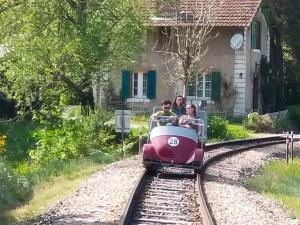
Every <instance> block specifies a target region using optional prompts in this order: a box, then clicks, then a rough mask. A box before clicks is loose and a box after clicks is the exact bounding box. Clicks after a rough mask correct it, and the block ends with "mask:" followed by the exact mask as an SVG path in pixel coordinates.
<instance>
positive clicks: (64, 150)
mask: <svg viewBox="0 0 300 225" xmlns="http://www.w3.org/2000/svg"><path fill="white" fill-rule="evenodd" d="M110 118H111V117H110V115H108V114H107V113H106V112H97V113H94V114H91V115H90V116H87V117H84V116H81V117H80V118H78V119H76V120H63V121H62V123H61V124H60V125H58V126H55V127H48V128H46V129H44V130H39V131H37V132H36V134H35V136H36V138H37V139H38V144H37V147H36V149H33V150H31V151H30V153H29V154H30V156H31V159H32V161H33V164H34V165H35V166H38V167H39V166H41V165H45V164H48V163H50V162H51V161H55V160H63V161H69V160H71V159H77V158H81V157H90V156H92V155H96V154H97V153H100V154H103V153H112V152H113V151H115V150H116V149H115V147H114V144H116V143H117V141H118V140H117V138H116V135H115V133H114V128H113V126H112V124H108V123H107V121H109V120H110Z"/></svg>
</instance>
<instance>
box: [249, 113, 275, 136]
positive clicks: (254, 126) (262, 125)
mask: <svg viewBox="0 0 300 225" xmlns="http://www.w3.org/2000/svg"><path fill="white" fill-rule="evenodd" d="M244 125H245V127H246V128H247V129H250V130H253V131H255V132H273V131H274V130H275V123H274V121H273V119H272V118H271V116H269V115H268V114H265V115H259V114H258V113H257V112H253V113H250V114H249V115H248V118H247V120H245V122H244Z"/></svg>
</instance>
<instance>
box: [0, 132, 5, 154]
mask: <svg viewBox="0 0 300 225" xmlns="http://www.w3.org/2000/svg"><path fill="white" fill-rule="evenodd" d="M5 139H6V136H2V135H0V156H1V155H4V153H5Z"/></svg>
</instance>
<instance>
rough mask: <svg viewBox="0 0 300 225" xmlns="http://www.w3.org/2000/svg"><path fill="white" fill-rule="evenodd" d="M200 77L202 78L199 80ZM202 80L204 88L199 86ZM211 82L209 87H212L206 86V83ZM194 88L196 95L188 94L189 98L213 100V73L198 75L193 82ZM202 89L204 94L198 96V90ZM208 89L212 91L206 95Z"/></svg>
mask: <svg viewBox="0 0 300 225" xmlns="http://www.w3.org/2000/svg"><path fill="white" fill-rule="evenodd" d="M207 76H209V77H210V80H209V81H207ZM199 78H201V81H199ZM200 82H201V83H202V89H200V88H199V86H200V85H199V84H200ZM207 82H209V83H210V84H209V87H210V88H206V83H207ZM191 85H192V87H193V89H195V90H193V92H194V93H195V94H194V95H188V96H187V98H188V99H201V100H208V101H210V100H211V94H212V73H207V74H205V75H200V74H199V75H198V76H197V77H196V80H194V82H193V83H192V84H191ZM199 90H201V91H202V95H201V96H198V91H199ZM206 91H210V94H209V96H206Z"/></svg>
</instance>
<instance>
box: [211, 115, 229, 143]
mask: <svg viewBox="0 0 300 225" xmlns="http://www.w3.org/2000/svg"><path fill="white" fill-rule="evenodd" d="M227 125H228V121H227V120H225V119H223V118H222V117H220V116H217V115H213V116H210V117H209V118H208V126H209V127H208V137H209V138H210V139H212V138H217V139H221V140H222V139H226V138H227V135H228V128H227Z"/></svg>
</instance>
